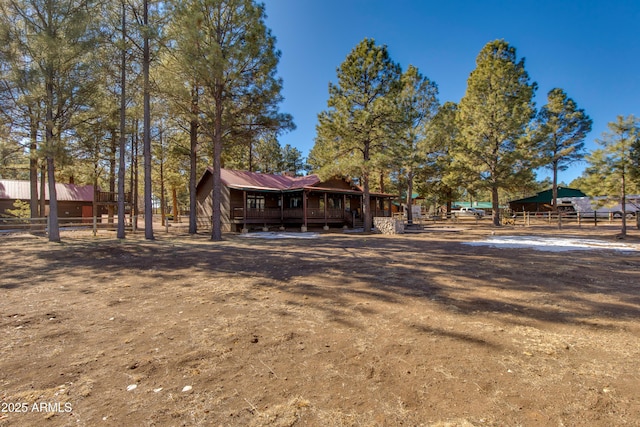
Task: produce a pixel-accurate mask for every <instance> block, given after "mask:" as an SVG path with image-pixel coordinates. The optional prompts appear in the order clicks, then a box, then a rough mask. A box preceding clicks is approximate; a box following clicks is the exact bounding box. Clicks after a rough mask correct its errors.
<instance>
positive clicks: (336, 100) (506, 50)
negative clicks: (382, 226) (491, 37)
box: [309, 39, 640, 229]
mask: <svg viewBox="0 0 640 427" xmlns="http://www.w3.org/2000/svg"><path fill="white" fill-rule="evenodd" d="M536 89H537V85H536V83H535V82H532V81H531V80H530V77H529V75H528V73H527V71H526V70H525V63H524V59H523V58H518V57H517V55H516V49H515V48H514V47H513V46H511V45H509V44H508V43H507V42H505V41H504V40H495V41H492V42H489V43H488V44H487V45H486V46H484V48H483V49H482V50H481V51H480V53H479V55H478V57H477V59H476V68H475V69H474V70H473V71H472V72H471V74H470V76H469V78H468V80H467V90H466V93H465V95H464V97H463V98H462V99H461V100H460V102H459V103H458V104H456V103H453V102H445V103H443V104H440V103H439V101H438V89H437V85H436V83H435V82H433V81H431V80H429V79H428V78H427V77H425V76H423V75H422V74H421V73H420V72H419V71H418V70H417V69H416V68H415V67H414V66H412V65H410V66H409V67H408V68H407V70H406V71H404V72H403V71H402V68H401V66H400V65H399V64H397V63H395V62H394V61H393V60H392V59H391V57H390V55H389V52H388V50H387V47H386V46H383V45H376V44H375V42H374V40H372V39H364V40H363V41H362V42H360V43H359V44H358V45H357V46H356V47H355V48H354V49H353V50H352V51H351V52H350V53H349V54H348V55H347V57H346V59H345V61H344V62H343V63H342V64H341V65H340V67H338V69H337V83H336V84H332V83H330V84H329V98H328V101H327V110H325V111H323V112H321V113H320V114H319V115H318V125H317V134H316V140H315V145H314V147H313V149H312V150H311V153H310V155H309V164H310V165H311V167H312V169H313V170H314V171H316V172H318V173H320V174H321V175H325V176H330V175H334V174H342V175H348V176H352V177H356V178H357V179H358V182H360V183H361V185H362V186H363V189H364V192H365V194H366V193H368V192H370V191H372V190H376V191H382V192H393V193H396V194H399V195H402V196H403V198H404V200H405V203H406V204H407V205H408V204H410V200H411V197H412V193H413V191H414V188H416V189H417V190H418V192H419V193H420V194H421V195H422V196H425V197H426V198H427V199H428V200H430V201H432V202H433V204H435V205H442V206H444V205H446V206H447V207H448V209H449V210H450V209H451V203H452V201H454V200H460V199H461V198H464V197H466V198H473V199H475V200H478V199H481V198H485V197H486V198H488V199H490V200H491V202H492V205H493V223H494V224H495V225H496V226H497V225H500V223H501V222H500V209H499V206H500V205H501V204H502V203H504V202H505V201H506V200H507V199H508V198H509V197H512V196H514V195H515V196H518V195H520V196H521V195H525V194H528V193H529V194H530V193H531V192H533V191H536V190H539V189H540V186H541V185H550V186H552V188H553V200H554V201H553V204H554V207H555V208H556V209H557V203H556V199H557V187H558V172H559V171H563V170H566V169H567V167H568V166H569V165H570V164H571V163H573V162H576V161H579V160H583V159H584V158H585V156H586V158H587V160H588V161H589V164H590V165H592V166H591V167H590V168H588V169H587V170H586V172H585V176H584V177H583V178H581V180H580V181H579V183H578V184H580V185H581V186H582V187H584V188H585V190H587V191H589V192H592V193H600V192H602V191H605V192H606V191H614V188H607V187H606V186H605V185H604V183H608V182H610V183H612V185H613V186H614V187H615V186H616V185H618V184H619V183H620V182H621V181H620V178H622V182H626V184H623V188H622V189H620V188H618V189H617V190H615V191H622V195H624V194H625V193H624V192H625V187H624V186H625V185H626V186H627V189H628V188H631V186H632V185H633V186H634V187H633V188H636V189H637V188H638V187H637V185H638V175H640V173H639V172H638V171H640V168H639V163H638V158H639V157H640V147H639V146H638V145H639V143H638V120H637V119H636V118H635V117H633V116H629V117H626V118H623V117H619V118H618V121H617V122H616V123H612V124H610V128H611V131H612V134H606V135H604V136H603V138H602V140H601V141H600V142H601V143H602V144H603V146H604V148H603V149H602V150H597V151H595V152H593V153H591V154H589V155H588V156H587V153H586V151H585V148H584V140H585V138H586V137H587V135H588V134H589V132H590V131H591V126H592V120H591V119H590V118H589V116H588V115H587V114H586V113H585V111H584V110H583V109H581V108H579V107H578V105H577V103H576V102H575V101H574V100H573V99H571V98H570V97H569V96H568V95H567V94H566V93H565V92H564V91H563V90H562V89H560V88H555V89H552V90H551V91H549V93H548V94H547V103H546V104H545V105H544V106H543V107H542V108H541V109H540V110H536V108H535V105H534V102H533V97H534V94H535V91H536ZM625 150H626V151H625ZM623 152H625V153H626V154H622V153H623ZM623 159H624V160H623ZM538 168H548V169H550V170H551V171H552V179H551V182H548V183H547V182H544V183H539V182H537V181H536V176H535V171H536V169H538ZM625 177H626V179H625ZM622 197H624V196H622ZM367 200H368V197H366V196H365V202H366V201H367ZM369 209H370V207H369V206H368V205H367V204H366V203H365V206H364V211H365V220H367V219H368V215H366V212H368V211H369ZM407 215H408V219H409V221H411V210H408V211H407ZM370 226H371V224H370V222H369V221H367V222H365V227H366V228H367V229H369V227H370Z"/></svg>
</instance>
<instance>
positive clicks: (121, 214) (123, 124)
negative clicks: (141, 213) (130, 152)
mask: <svg viewBox="0 0 640 427" xmlns="http://www.w3.org/2000/svg"><path fill="white" fill-rule="evenodd" d="M126 24H127V19H126V9H125V4H124V1H123V2H122V62H121V64H120V65H121V69H120V152H119V156H120V158H119V164H118V234H117V237H118V239H124V238H125V231H124V216H125V211H124V196H125V194H124V180H125V170H124V165H125V161H124V160H125V158H124V157H125V152H124V150H125V128H126V119H127V115H126V108H127V100H126V98H125V96H126V81H127V70H126V66H127V50H126V45H125V43H126V38H127V31H126Z"/></svg>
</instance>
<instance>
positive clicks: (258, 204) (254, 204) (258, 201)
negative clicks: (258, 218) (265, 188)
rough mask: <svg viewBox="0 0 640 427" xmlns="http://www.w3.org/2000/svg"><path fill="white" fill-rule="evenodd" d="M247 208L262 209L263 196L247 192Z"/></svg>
mask: <svg viewBox="0 0 640 427" xmlns="http://www.w3.org/2000/svg"><path fill="white" fill-rule="evenodd" d="M247 208H248V209H256V210H261V211H262V210H264V196H258V195H255V194H247Z"/></svg>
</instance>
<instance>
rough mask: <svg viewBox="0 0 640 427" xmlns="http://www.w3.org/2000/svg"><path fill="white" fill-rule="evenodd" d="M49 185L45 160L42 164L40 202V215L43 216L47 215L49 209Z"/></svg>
mask: <svg viewBox="0 0 640 427" xmlns="http://www.w3.org/2000/svg"><path fill="white" fill-rule="evenodd" d="M46 185H47V164H46V161H43V162H42V164H41V165H40V196H39V200H38V202H39V204H40V217H41V218H43V217H45V216H46V209H47V198H46V192H45V188H46Z"/></svg>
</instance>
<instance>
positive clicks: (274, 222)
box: [196, 167, 393, 231]
mask: <svg viewBox="0 0 640 427" xmlns="http://www.w3.org/2000/svg"><path fill="white" fill-rule="evenodd" d="M220 177H221V180H222V184H223V189H222V200H221V210H222V219H221V221H222V229H223V231H240V230H242V229H248V228H249V227H251V226H253V227H286V226H296V227H301V226H304V227H308V226H313V225H315V226H345V225H346V226H349V227H355V226H359V225H361V223H362V219H363V218H362V205H363V199H362V197H363V193H362V189H361V188H360V187H358V186H356V185H354V184H352V183H350V182H349V181H347V180H344V179H340V178H334V179H330V180H327V181H321V180H320V178H319V177H318V176H317V175H307V176H300V177H292V176H287V175H275V174H263V173H257V172H247V171H236V170H229V169H222V170H221V171H220ZM212 189H213V169H212V168H210V167H209V168H207V170H206V171H205V172H204V174H203V175H202V177H201V179H200V181H199V182H198V185H197V190H196V197H197V200H198V213H197V216H198V219H199V223H200V224H199V225H204V226H210V225H211V218H212V212H213V210H212V205H213V202H212V196H211V194H212ZM392 197H393V196H392V195H389V194H378V193H376V194H371V195H370V200H371V210H372V212H371V216H391V198H392Z"/></svg>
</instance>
